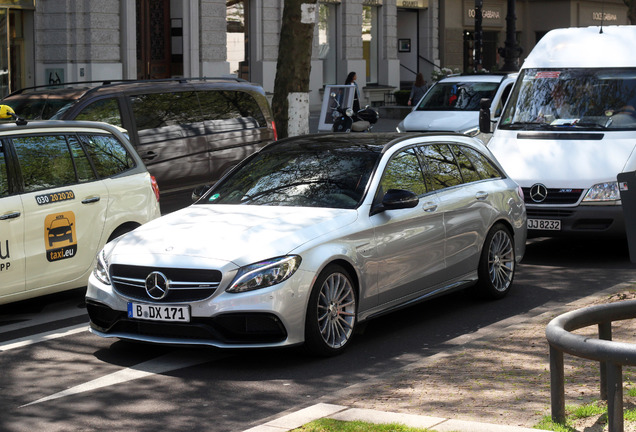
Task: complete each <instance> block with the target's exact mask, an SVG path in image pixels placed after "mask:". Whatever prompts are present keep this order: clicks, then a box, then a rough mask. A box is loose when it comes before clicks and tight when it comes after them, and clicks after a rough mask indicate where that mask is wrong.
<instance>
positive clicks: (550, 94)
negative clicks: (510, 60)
mask: <svg viewBox="0 0 636 432" xmlns="http://www.w3.org/2000/svg"><path fill="white" fill-rule="evenodd" d="M635 108H636V68H607V69H580V68H579V69H526V70H523V71H522V72H521V73H520V74H519V78H518V79H517V83H516V85H515V88H514V90H513V92H512V94H511V95H510V99H509V100H508V104H507V105H506V108H505V110H504V113H503V115H502V117H501V122H500V124H499V126H498V127H499V128H501V129H509V130H510V129H514V130H542V129H546V130H554V129H573V130H605V129H611V130H635V129H636V109H635Z"/></svg>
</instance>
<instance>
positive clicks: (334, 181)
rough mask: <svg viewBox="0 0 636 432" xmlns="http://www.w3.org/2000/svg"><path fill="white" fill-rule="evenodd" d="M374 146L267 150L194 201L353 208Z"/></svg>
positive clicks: (372, 164)
mask: <svg viewBox="0 0 636 432" xmlns="http://www.w3.org/2000/svg"><path fill="white" fill-rule="evenodd" d="M379 151H380V150H379V148H370V147H367V146H357V145H356V146H354V145H351V144H349V145H335V144H334V145H317V146H314V147H312V148H308V146H307V147H305V146H303V147H296V148H290V147H289V146H280V147H278V146H275V147H274V148H273V149H266V150H264V151H262V152H260V153H258V154H256V155H255V156H254V157H252V158H251V159H250V160H248V161H247V162H246V163H245V164H243V165H242V166H240V167H239V168H238V169H237V170H235V171H234V172H232V173H231V174H230V175H229V176H228V177H226V178H225V179H223V180H222V181H221V182H219V183H217V184H216V185H215V186H214V188H213V189H212V190H211V191H210V192H208V193H207V195H206V197H204V198H203V199H202V200H201V201H199V203H205V204H248V205H273V206H300V207H328V208H343V209H353V208H356V207H357V206H358V203H359V202H360V201H361V200H362V197H363V195H364V192H365V190H366V187H367V182H368V181H369V178H370V177H371V174H372V172H373V170H374V167H375V164H376V162H377V160H378V159H379V158H380V152H379Z"/></svg>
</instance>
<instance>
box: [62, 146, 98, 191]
mask: <svg viewBox="0 0 636 432" xmlns="http://www.w3.org/2000/svg"><path fill="white" fill-rule="evenodd" d="M68 145H69V147H70V148H71V154H72V155H73V160H74V161H75V169H76V170H77V179H78V180H79V182H80V183H83V182H87V181H92V180H95V179H96V177H95V173H94V172H93V168H91V163H90V162H89V161H88V157H87V156H86V153H84V149H82V146H81V145H80V143H79V141H78V140H77V137H75V136H69V137H68Z"/></svg>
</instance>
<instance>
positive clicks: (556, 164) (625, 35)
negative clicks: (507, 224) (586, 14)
mask: <svg viewBox="0 0 636 432" xmlns="http://www.w3.org/2000/svg"><path fill="white" fill-rule="evenodd" d="M635 107H636V26H611V27H602V28H601V27H588V28H567V29H557V30H552V31H550V32H549V33H547V34H546V35H545V36H544V37H543V38H542V39H541V40H540V41H539V42H538V43H537V45H536V46H535V48H534V49H533V50H532V52H531V53H530V55H529V56H528V58H527V59H526V60H525V62H524V63H523V67H522V68H521V71H520V73H519V76H518V78H517V81H516V83H515V86H514V88H513V90H512V93H511V95H510V97H509V98H508V101H507V104H506V106H505V108H504V112H503V114H502V116H501V119H500V120H499V123H498V124H497V127H496V130H495V132H494V134H493V137H492V139H491V140H490V142H489V143H488V148H489V149H490V150H491V151H492V152H493V153H494V154H495V156H496V157H497V159H498V160H499V162H501V164H502V165H503V167H504V169H505V170H506V172H507V173H508V174H509V175H510V176H511V177H512V178H513V179H514V180H516V181H517V183H519V185H520V186H521V187H522V189H523V191H524V194H525V202H526V207H527V212H528V236H529V237H532V236H534V237H537V236H558V235H566V234H574V235H583V234H601V235H610V234H618V235H624V234H625V226H624V218H623V211H622V206H621V201H620V194H619V189H618V185H617V182H616V176H617V174H618V173H620V172H624V171H634V170H636V152H635V150H636V111H635V110H634V108H635ZM484 114H485V120H486V121H483V120H484V117H483V116H484ZM481 120H482V121H480V126H481V127H482V128H484V129H485V128H486V127H487V120H489V115H488V114H487V113H482V118H481Z"/></svg>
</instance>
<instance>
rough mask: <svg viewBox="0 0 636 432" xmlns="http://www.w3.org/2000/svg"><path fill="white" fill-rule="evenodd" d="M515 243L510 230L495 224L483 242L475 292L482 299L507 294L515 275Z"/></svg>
mask: <svg viewBox="0 0 636 432" xmlns="http://www.w3.org/2000/svg"><path fill="white" fill-rule="evenodd" d="M515 267H516V261H515V243H514V239H513V238H512V234H511V233H510V230H509V229H508V228H507V227H506V226H505V225H503V224H500V223H498V224H495V225H494V226H493V227H492V228H491V229H490V231H489V232H488V235H487V236H486V241H485V242H484V247H483V249H482V251H481V257H480V260H479V269H478V275H479V282H478V283H477V291H478V293H479V294H480V295H481V296H482V297H486V298H490V299H499V298H502V297H504V296H505V295H506V294H508V291H509V290H510V286H511V285H512V280H513V279H514V275H515Z"/></svg>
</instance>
